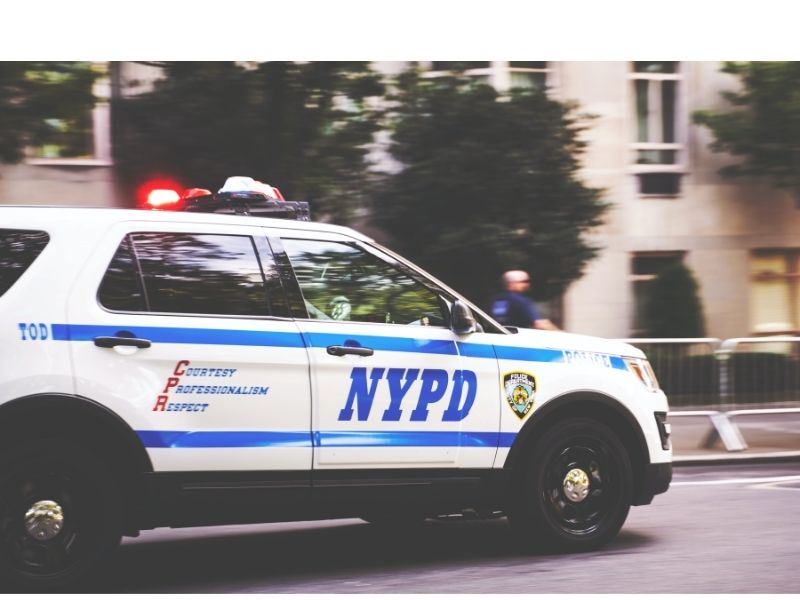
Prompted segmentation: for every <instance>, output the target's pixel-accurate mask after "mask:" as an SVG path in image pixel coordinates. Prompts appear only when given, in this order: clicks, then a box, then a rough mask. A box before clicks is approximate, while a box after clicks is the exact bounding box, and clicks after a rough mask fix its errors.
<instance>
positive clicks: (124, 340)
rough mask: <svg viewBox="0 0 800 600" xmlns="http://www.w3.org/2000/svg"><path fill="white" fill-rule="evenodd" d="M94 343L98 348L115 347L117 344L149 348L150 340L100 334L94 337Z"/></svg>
mask: <svg viewBox="0 0 800 600" xmlns="http://www.w3.org/2000/svg"><path fill="white" fill-rule="evenodd" d="M94 345H95V346H97V347H98V348H115V347H116V346H133V347H134V348H149V347H150V346H151V342H150V340H145V339H142V338H135V337H121V336H119V337H118V336H104V335H103V336H99V337H96V338H94Z"/></svg>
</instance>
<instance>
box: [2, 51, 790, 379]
mask: <svg viewBox="0 0 800 600" xmlns="http://www.w3.org/2000/svg"><path fill="white" fill-rule="evenodd" d="M799 65H800V63H794V62H749V63H748V62H740V63H721V62H709V61H706V62H674V61H673V62H641V61H639V62H624V61H609V62H598V61H595V62H550V61H517V62H514V61H472V62H436V61H427V62H426V61H419V62H174V63H173V62H153V61H140V62H137V61H132V62H2V63H0V204H47V205H83V206H87V205H88V206H98V207H102V206H109V207H112V206H113V207H131V208H133V207H137V206H139V205H140V204H141V202H142V197H141V195H142V191H143V190H146V189H147V187H148V186H152V185H153V182H160V184H161V185H171V186H175V187H176V188H178V189H183V188H189V187H204V188H208V189H211V190H213V191H216V190H217V189H218V188H219V187H221V186H222V184H223V183H224V181H225V179H226V178H227V177H228V176H231V175H246V176H251V177H254V178H255V179H258V180H261V181H264V182H267V183H269V184H271V185H274V186H276V187H278V188H280V189H281V191H282V192H283V194H284V196H285V197H286V198H287V199H290V200H305V201H308V202H310V204H311V210H312V217H313V218H314V219H315V220H319V221H328V222H335V223H340V224H344V225H350V226H353V227H355V228H357V229H359V230H360V231H363V232H365V233H367V234H368V235H371V236H372V237H374V238H376V239H377V240H378V241H380V242H383V243H386V244H387V245H389V246H390V247H392V248H393V249H396V250H398V251H399V252H401V253H402V254H404V255H406V256H407V257H409V258H410V259H412V260H413V261H414V262H416V263H418V264H420V265H421V266H423V267H424V268H426V269H427V270H429V271H430V272H432V273H433V274H434V275H436V276H437V277H439V278H441V279H442V280H444V281H445V282H446V283H448V284H450V285H452V286H453V287H455V288H456V289H458V290H460V291H462V292H463V293H464V294H465V295H466V296H467V297H470V298H471V299H472V300H474V301H475V302H476V303H478V304H479V305H482V306H486V304H487V301H488V299H489V297H490V296H491V295H492V294H493V293H495V292H496V291H498V289H499V287H500V283H499V276H500V274H501V273H502V272H503V271H504V270H506V269H511V268H518V269H525V270H527V271H529V272H530V273H531V274H532V278H533V287H532V290H531V291H532V294H533V296H534V297H536V299H537V300H538V301H539V302H540V305H541V306H542V307H543V308H544V309H545V312H546V313H547V315H548V316H549V317H550V319H551V320H553V321H554V322H555V323H556V324H558V325H559V326H560V327H562V328H563V329H566V330H567V331H570V332H576V333H584V334H591V335H599V336H604V337H612V338H633V337H638V338H642V337H655V338H665V337H669V338H696V337H704V336H709V337H713V338H719V339H724V338H731V337H741V336H759V335H765V334H775V333H790V334H795V333H796V331H797V330H798V324H799V323H800V314H799V313H800V293H798V292H799V291H800V290H799V289H798V286H799V285H800V264H798V263H799V261H800V236H798V234H799V233H800V209H799V208H798V206H800V196H798V194H800V168H798V167H800V144H798V142H797V140H798V139H800V66H799ZM0 225H1V224H0ZM704 354H706V355H707V354H708V352H704ZM709 368H710V367H709Z"/></svg>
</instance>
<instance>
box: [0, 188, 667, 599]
mask: <svg viewBox="0 0 800 600" xmlns="http://www.w3.org/2000/svg"><path fill="white" fill-rule="evenodd" d="M221 192H222V193H219V194H210V193H208V192H205V191H197V190H193V191H192V192H190V193H189V194H187V195H186V196H185V197H183V198H181V199H180V200H179V204H181V205H182V206H183V208H185V209H188V210H189V211H192V210H200V211H202V210H213V211H216V212H230V213H251V214H272V213H274V212H275V211H276V210H279V209H280V208H281V206H284V205H281V204H280V203H282V202H285V201H284V200H282V198H281V197H280V195H279V193H278V194H276V195H275V196H274V197H273V198H269V199H267V200H266V201H265V202H261V203H259V202H255V201H254V200H253V198H254V196H253V194H259V193H261V194H263V193H264V191H263V190H257V189H251V190H250V191H249V194H244V195H241V196H240V197H236V195H237V191H236V190H233V191H231V190H225V188H223V190H221ZM225 194H229V197H226V196H225ZM267 196H269V194H267ZM154 197H155V196H154ZM175 200H177V198H170V199H169V201H170V202H173V201H175ZM262 200H264V198H263V197H262ZM157 201H158V202H160V203H162V206H161V207H162V208H164V207H165V206H164V205H163V203H164V201H165V200H164V197H163V196H162V197H161V199H160V200H157ZM285 206H286V207H288V208H287V209H286V210H288V212H289V213H291V214H292V215H293V216H295V217H296V218H297V219H299V220H277V219H260V218H252V217H251V216H242V215H237V214H231V215H224V214H223V215H220V214H209V213H207V212H186V211H180V212H170V211H165V210H162V211H157V212H154V211H142V210H138V211H137V210H116V209H81V208H50V207H8V206H3V207H0V578H2V579H3V580H5V582H6V584H16V585H18V586H22V587H27V588H35V589H51V588H55V587H59V586H64V585H69V584H72V583H74V582H76V581H79V580H81V579H83V578H85V577H86V576H87V575H89V574H90V573H91V572H93V571H95V570H96V569H97V567H98V565H100V564H101V562H102V561H103V560H104V559H105V558H107V556H108V555H109V550H111V549H112V548H114V547H115V546H116V545H117V544H118V543H119V540H120V537H121V536H122V535H136V534H137V533H138V532H139V531H140V530H142V529H150V528H155V527H165V526H167V527H186V526H195V525H210V524H224V523H255V522H268V521H290V520H298V519H303V520H306V519H329V518H339V517H361V518H363V519H365V520H367V521H371V522H399V523H402V522H408V521H413V520H422V519H424V518H426V517H431V516H437V515H443V514H457V513H464V514H466V513H471V514H475V513H477V514H478V515H492V514H496V513H497V511H503V512H504V513H505V514H507V515H508V516H509V519H510V522H511V528H512V530H513V531H514V532H515V533H517V534H518V535H519V537H520V538H521V539H522V540H524V541H526V542H528V543H529V544H531V545H538V546H544V547H545V548H553V549H559V550H571V551H581V550H586V549H591V548H597V547H599V546H600V545H602V544H604V543H606V542H608V541H609V540H611V539H612V538H613V537H614V536H615V535H616V534H617V532H618V531H619V529H620V527H621V526H622V524H623V522H624V521H625V518H626V516H627V514H628V510H629V507H630V505H632V504H633V505H639V504H647V503H650V502H651V500H652V498H653V496H654V495H655V494H658V493H661V492H664V491H666V489H667V488H668V486H669V482H670V479H671V473H672V468H671V450H670V446H669V440H668V437H669V426H668V425H667V424H666V414H667V401H666V398H665V396H664V394H663V393H662V392H661V391H660V390H659V389H658V384H657V382H656V379H655V377H654V376H653V373H652V371H651V369H650V366H649V364H648V363H647V361H646V359H645V357H644V355H643V354H642V352H641V351H639V350H637V349H636V348H634V347H632V346H629V345H625V344H621V343H613V342H610V341H606V340H601V339H596V338H590V337H584V336H578V335H570V334H566V333H561V332H544V331H533V330H528V331H526V330H522V331H520V332H518V333H511V332H509V331H507V330H505V329H503V328H502V327H501V326H499V325H498V324H497V323H496V322H494V321H493V320H492V319H491V318H490V317H488V316H486V315H485V314H484V313H483V312H481V311H480V310H478V309H477V308H476V307H475V306H473V305H471V304H470V303H469V302H468V301H466V300H465V299H463V298H461V297H460V296H459V295H458V294H457V293H456V292H454V291H452V290H450V289H449V288H447V286H445V285H443V284H442V283H440V282H438V281H437V280H436V279H434V278H433V277H431V276H430V275H428V274H426V273H424V272H423V271H421V270H420V269H418V268H417V267H415V266H413V265H412V264H410V263H409V262H407V261H405V260H404V259H402V258H400V257H398V256H396V255H395V254H393V253H392V252H390V251H388V250H386V249H384V248H381V247H380V246H378V245H377V244H375V243H373V242H372V241H371V240H370V239H368V238H366V237H364V236H363V235H361V234H359V233H356V232H355V231H352V230H350V229H346V228H342V227H336V226H332V225H323V224H314V223H309V222H305V221H304V220H303V219H306V218H307V216H308V213H307V206H304V205H303V204H302V203H287V204H286V205H285ZM276 207H277V208H276ZM283 212H286V211H283Z"/></svg>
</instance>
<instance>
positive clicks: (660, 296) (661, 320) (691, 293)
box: [644, 263, 705, 338]
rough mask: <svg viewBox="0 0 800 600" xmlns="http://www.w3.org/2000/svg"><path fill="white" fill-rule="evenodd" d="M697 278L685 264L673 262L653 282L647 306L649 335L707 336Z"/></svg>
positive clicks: (648, 293) (662, 336)
mask: <svg viewBox="0 0 800 600" xmlns="http://www.w3.org/2000/svg"><path fill="white" fill-rule="evenodd" d="M697 292H698V287H697V281H696V280H695V278H694V276H693V275H692V273H691V271H690V270H689V269H688V267H686V265H684V264H683V263H676V264H673V265H670V266H669V267H667V268H665V269H664V270H663V271H661V272H660V273H659V274H658V275H657V276H656V278H655V279H654V280H653V281H651V282H649V285H648V289H647V296H646V299H645V305H644V324H645V329H646V336H647V337H654V338H693V337H703V336H704V335H705V321H704V319H703V309H702V307H701V305H700V299H699V297H698V293H697Z"/></svg>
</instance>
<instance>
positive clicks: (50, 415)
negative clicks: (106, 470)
mask: <svg viewBox="0 0 800 600" xmlns="http://www.w3.org/2000/svg"><path fill="white" fill-rule="evenodd" d="M39 437H58V438H65V439H69V440H73V441H75V442H77V443H78V444H80V445H81V446H83V447H85V448H87V449H89V450H92V451H94V452H96V453H98V455H99V456H100V457H101V458H103V459H104V460H106V461H108V459H109V458H111V460H112V461H113V462H112V463H111V464H110V465H109V466H110V467H112V468H114V469H115V470H121V471H122V472H124V473H129V474H136V473H148V472H152V470H153V464H152V462H151V461H150V457H149V456H148V454H147V450H145V447H144V445H143V444H142V442H141V440H140V439H139V437H138V436H137V435H136V432H134V430H133V429H132V428H131V427H130V425H128V423H127V422H125V420H124V419H123V418H122V417H120V416H119V415H118V414H117V413H115V412H113V411H112V410H110V409H109V408H107V407H105V406H103V405H102V404H99V403H97V402H95V401H93V400H90V399H89V398H84V397H82V396H75V395H70V394H34V395H32V396H24V397H22V398H17V399H15V400H11V401H9V402H6V403H5V404H3V405H2V406H0V448H7V447H9V446H10V445H13V444H15V443H18V442H21V441H26V440H30V439H32V438H33V439H35V438H39Z"/></svg>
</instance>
